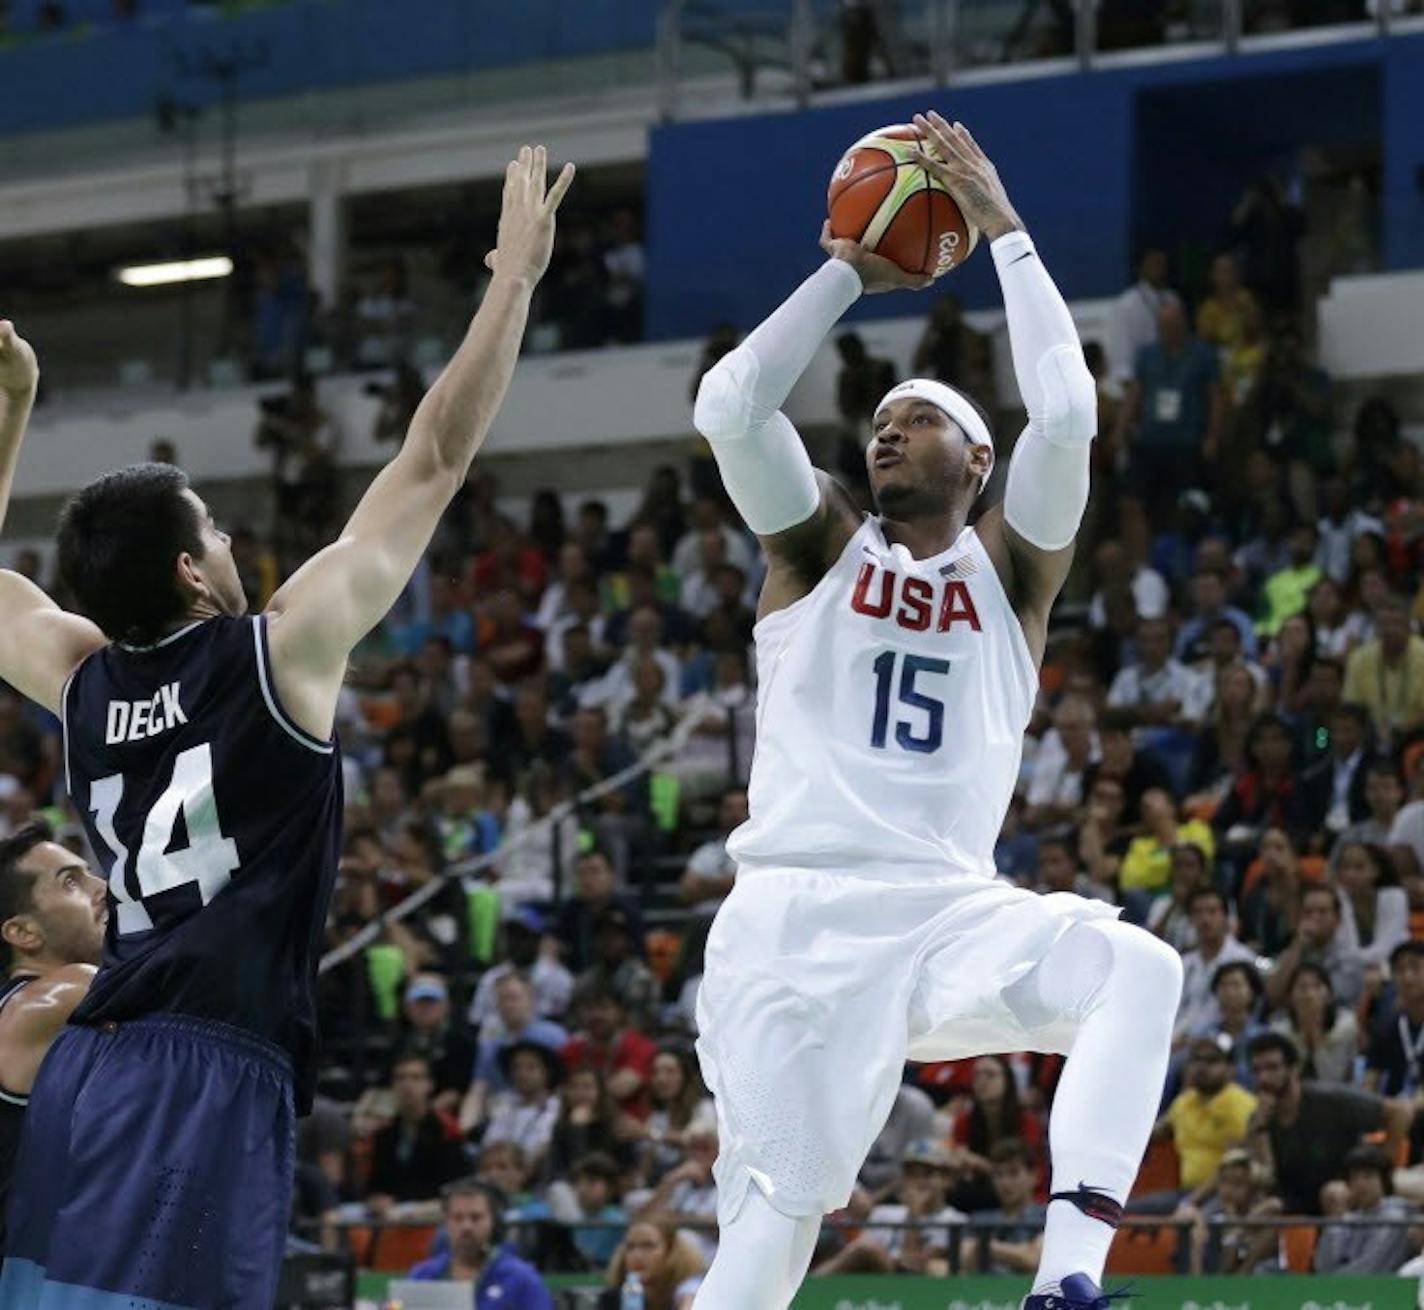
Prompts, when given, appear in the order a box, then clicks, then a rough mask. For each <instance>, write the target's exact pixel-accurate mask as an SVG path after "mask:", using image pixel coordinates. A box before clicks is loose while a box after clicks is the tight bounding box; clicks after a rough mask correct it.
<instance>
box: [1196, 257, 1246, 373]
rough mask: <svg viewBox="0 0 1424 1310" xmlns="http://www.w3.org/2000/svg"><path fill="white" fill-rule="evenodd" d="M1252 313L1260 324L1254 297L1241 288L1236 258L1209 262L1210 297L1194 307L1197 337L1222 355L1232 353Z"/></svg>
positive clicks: (1218, 258) (1221, 258) (1222, 258)
mask: <svg viewBox="0 0 1424 1310" xmlns="http://www.w3.org/2000/svg"><path fill="white" fill-rule="evenodd" d="M1252 313H1255V314H1256V315H1257V319H1258V321H1259V315H1260V309H1259V306H1258V305H1257V304H1256V297H1255V296H1253V295H1252V294H1251V292H1250V291H1248V290H1247V289H1246V288H1245V287H1243V286H1242V285H1241V270H1240V268H1238V267H1237V264H1236V256H1235V255H1230V254H1220V255H1218V256H1217V257H1216V258H1215V259H1213V260H1212V261H1211V295H1209V296H1208V297H1207V298H1206V299H1205V300H1203V301H1202V302H1201V304H1200V305H1198V306H1197V336H1199V337H1200V338H1201V339H1202V340H1203V341H1207V342H1210V343H1211V344H1212V345H1213V346H1216V347H1218V348H1219V349H1221V350H1223V351H1229V350H1232V349H1234V348H1235V347H1236V346H1237V345H1238V344H1239V343H1240V342H1241V340H1242V339H1243V337H1245V335H1246V333H1247V330H1248V329H1247V326H1246V324H1247V320H1248V318H1250V316H1251V315H1252Z"/></svg>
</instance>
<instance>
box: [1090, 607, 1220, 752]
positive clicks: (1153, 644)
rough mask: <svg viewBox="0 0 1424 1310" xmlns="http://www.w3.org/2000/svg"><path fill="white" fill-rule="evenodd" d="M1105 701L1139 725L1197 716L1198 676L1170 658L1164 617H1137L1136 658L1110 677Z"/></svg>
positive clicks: (1166, 723)
mask: <svg viewBox="0 0 1424 1310" xmlns="http://www.w3.org/2000/svg"><path fill="white" fill-rule="evenodd" d="M1108 704H1109V705H1110V706H1112V707H1114V708H1118V709H1122V710H1125V711H1127V712H1128V713H1130V714H1131V715H1132V718H1133V721H1134V723H1135V724H1137V725H1141V726H1147V727H1171V726H1174V725H1182V726H1187V725H1193V724H1195V723H1196V722H1197V721H1198V720H1200V718H1201V714H1202V709H1203V708H1204V707H1203V705H1202V696H1201V691H1200V679H1199V678H1198V677H1197V675H1196V674H1194V673H1193V672H1192V671H1191V670H1190V669H1188V668H1187V666H1186V665H1185V664H1182V663H1181V662H1180V661H1178V660H1176V659H1174V658H1173V656H1172V628H1171V625H1170V624H1169V623H1168V621H1167V620H1166V619H1165V618H1154V619H1146V618H1144V619H1139V620H1138V623H1137V660H1136V661H1135V662H1134V663H1131V664H1126V665H1124V667H1123V668H1122V669H1120V670H1119V672H1118V674H1117V676H1116V677H1115V678H1114V679H1113V681H1112V686H1111V687H1109V688H1108Z"/></svg>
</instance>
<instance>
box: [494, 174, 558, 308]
mask: <svg viewBox="0 0 1424 1310" xmlns="http://www.w3.org/2000/svg"><path fill="white" fill-rule="evenodd" d="M548 165H549V152H548V151H547V150H546V149H545V148H544V147H543V146H534V147H533V148H531V147H529V146H521V147H520V148H519V157H518V158H517V159H512V160H510V162H509V164H508V165H507V166H506V168H505V170H504V200H503V203H502V205H501V208H500V212H499V237H498V239H497V244H496V246H495V248H494V249H493V250H491V251H490V253H489V254H487V255H486V256H485V267H486V268H488V269H489V270H490V271H491V272H492V273H503V274H507V275H509V276H510V277H516V278H527V279H528V280H530V281H531V282H537V281H538V280H539V279H540V278H541V277H543V276H544V270H545V269H547V268H548V267H549V258H550V256H551V255H552V254H553V252H554V214H555V213H556V212H557V211H558V208H559V202H560V201H561V200H563V198H564V193H565V192H566V191H568V189H569V187H570V185H571V184H572V183H573V180H574V166H573V165H572V164H565V165H564V167H563V171H562V172H561V173H560V174H559V176H558V177H557V178H555V179H554V185H553V186H552V187H547V191H546V186H547V182H548V176H547V175H548Z"/></svg>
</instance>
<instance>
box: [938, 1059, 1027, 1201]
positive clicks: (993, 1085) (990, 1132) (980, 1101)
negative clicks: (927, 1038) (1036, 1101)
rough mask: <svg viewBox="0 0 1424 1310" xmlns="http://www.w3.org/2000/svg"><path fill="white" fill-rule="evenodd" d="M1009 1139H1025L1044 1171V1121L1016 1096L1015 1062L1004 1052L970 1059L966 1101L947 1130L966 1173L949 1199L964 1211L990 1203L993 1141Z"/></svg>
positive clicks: (956, 1160) (992, 1190)
mask: <svg viewBox="0 0 1424 1310" xmlns="http://www.w3.org/2000/svg"><path fill="white" fill-rule="evenodd" d="M1008 1138H1013V1139H1015V1140H1017V1141H1020V1142H1023V1143H1024V1144H1025V1145H1026V1146H1027V1147H1028V1148H1029V1149H1030V1150H1031V1151H1032V1152H1033V1153H1034V1156H1035V1159H1036V1164H1035V1169H1036V1170H1037V1171H1038V1172H1040V1173H1041V1172H1042V1151H1043V1124H1042V1122H1041V1121H1040V1120H1039V1118H1038V1116H1037V1115H1036V1114H1034V1113H1033V1112H1032V1111H1031V1110H1028V1109H1026V1108H1025V1107H1024V1106H1023V1105H1022V1103H1021V1102H1020V1100H1019V1088H1018V1083H1017V1082H1015V1081H1014V1070H1013V1066H1012V1065H1011V1064H1010V1063H1009V1061H1008V1060H1007V1058H1005V1057H1004V1056H1002V1055H985V1056H981V1057H980V1058H979V1059H977V1060H976V1061H975V1062H974V1082H973V1090H972V1093H971V1101H970V1106H969V1108H968V1109H967V1110H962V1111H960V1113H959V1114H958V1115H956V1116H955V1120H954V1127H953V1128H952V1129H951V1130H950V1141H951V1143H952V1144H953V1154H954V1157H955V1164H956V1165H957V1166H958V1167H959V1168H961V1169H962V1170H964V1171H965V1172H964V1175H963V1176H962V1177H961V1178H960V1179H959V1181H958V1182H957V1183H956V1185H955V1187H954V1191H953V1194H952V1199H953V1201H954V1204H955V1205H956V1206H958V1207H959V1208H960V1209H962V1210H969V1211H974V1210H983V1209H985V1208H987V1207H988V1206H992V1205H993V1204H994V1186H993V1178H992V1174H993V1164H992V1162H991V1160H990V1155H991V1153H992V1151H993V1149H994V1146H995V1145H996V1144H997V1143H999V1142H1002V1141H1004V1140H1006V1139H1008Z"/></svg>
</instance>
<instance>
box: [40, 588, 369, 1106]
mask: <svg viewBox="0 0 1424 1310" xmlns="http://www.w3.org/2000/svg"><path fill="white" fill-rule="evenodd" d="M63 710H64V729H65V768H66V770H67V774H68V782H69V793H70V795H71V796H72V797H73V798H74V803H75V805H76V806H77V808H78V810H79V813H80V814H81V816H83V820H84V825H85V828H86V829H87V831H88V833H89V841H90V844H91V845H92V846H93V848H94V854H95V856H96V857H97V859H98V860H99V863H100V865H101V866H102V868H103V871H104V875H105V877H106V878H107V879H108V882H109V926H108V929H107V931H106V933H105V940H104V959H103V963H102V965H101V966H100V969H99V973H98V976H97V977H96V978H95V979H94V981H93V983H92V984H91V986H90V988H89V994H88V996H87V997H86V998H85V999H84V1001H83V1002H81V1004H80V1005H79V1007H78V1008H77V1009H76V1010H75V1012H74V1016H73V1020H72V1021H73V1022H75V1023H84V1024H93V1023H100V1022H105V1021H109V1020H118V1021H124V1020H131V1019H136V1018H138V1017H140V1016H144V1015H156V1014H164V1013H168V1014H185V1015H192V1016H196V1017H198V1018H203V1019H214V1020H218V1021H220V1022H222V1023H226V1024H230V1025H232V1026H234V1027H237V1028H241V1029H244V1030H246V1031H247V1032H250V1033H253V1034H255V1035H257V1036H258V1037H261V1038H265V1039H266V1040H268V1041H270V1042H274V1043H276V1044H277V1045H278V1046H281V1047H283V1048H284V1049H285V1050H286V1051H288V1052H289V1053H290V1055H291V1057H292V1064H293V1068H294V1070H295V1071H296V1079H297V1101H298V1105H299V1106H303V1107H305V1105H306V1104H307V1103H308V1100H309V1096H310V1089H311V1086H312V1083H313V1080H314V1074H315V1063H316V1003H315V983H316V967H317V961H318V959H319V957H320V952H321V945H322V940H323V936H324V932H325V925H326V913H327V906H328V904H329V902H330V899H331V893H332V889H333V885H334V882H335V877H336V862H337V857H338V855H339V853H340V841H341V820H342V794H341V793H342V788H341V758H340V753H339V751H338V749H337V746H336V743H335V742H334V741H328V742H323V741H319V740H317V739H316V738H314V737H312V736H311V735H310V734H308V733H306V732H303V731H302V730H301V729H300V728H299V727H297V725H296V724H295V723H293V722H292V721H291V719H290V718H289V717H288V716H287V714H286V713H285V712H284V711H283V709H282V706H281V705H280V703H279V702H278V700H277V694H276V686H275V683H274V681H273V678H272V671H271V665H270V661H269V659H268V656H267V622H266V619H265V618H264V617H262V616H256V617H249V618H242V619H234V618H213V619H207V620H204V621H203V622H200V623H194V624H192V625H190V626H189V627H186V628H183V629H181V630H180V631H178V632H175V633H173V634H172V635H171V636H169V637H168V638H167V639H166V640H164V641H162V642H160V643H158V644H157V645H156V646H152V647H148V648H144V649H139V648H136V647H132V646H125V645H120V644H115V645H111V646H107V647H105V648H104V649H103V650H100V651H96V652H95V653H94V654H93V655H91V656H90V657H89V658H88V659H87V660H85V661H84V662H83V663H82V664H81V665H80V666H79V668H78V669H76V670H75V672H74V674H73V676H72V677H71V678H70V680H69V682H68V684H67V685H66V686H65V689H64V694H63Z"/></svg>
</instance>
